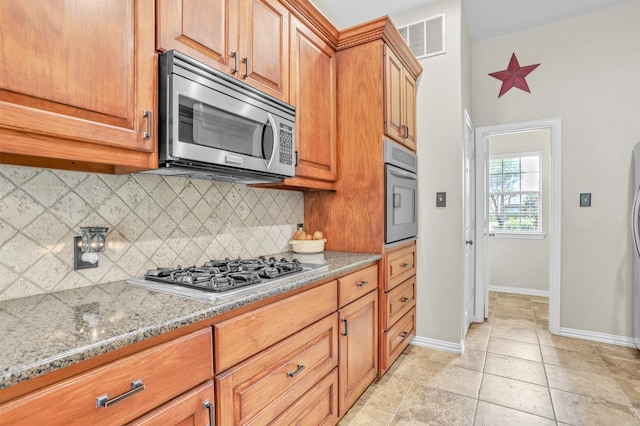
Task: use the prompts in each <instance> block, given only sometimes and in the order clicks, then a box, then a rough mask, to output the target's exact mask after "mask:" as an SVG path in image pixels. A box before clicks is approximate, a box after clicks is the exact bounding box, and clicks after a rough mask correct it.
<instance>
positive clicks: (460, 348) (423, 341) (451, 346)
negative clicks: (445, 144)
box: [411, 336, 464, 354]
mask: <svg viewBox="0 0 640 426" xmlns="http://www.w3.org/2000/svg"><path fill="white" fill-rule="evenodd" d="M411 344H412V345H416V346H422V347H423V348H430V349H437V350H440V351H446V352H453V353H454V354H461V353H463V352H464V343H451V342H447V341H444V340H436V339H429V338H427V337H420V336H415V337H414V338H413V339H411Z"/></svg>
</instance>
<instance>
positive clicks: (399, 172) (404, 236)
mask: <svg viewBox="0 0 640 426" xmlns="http://www.w3.org/2000/svg"><path fill="white" fill-rule="evenodd" d="M417 172H418V158H417V156H416V154H415V153H414V152H412V151H409V150H408V149H406V148H403V147H402V146H400V145H399V144H398V143H396V142H393V141H390V140H385V141H384V176H385V177H384V181H385V210H384V216H385V226H384V242H385V244H393V243H397V242H399V241H405V240H410V239H413V238H416V235H417V233H418V174H417Z"/></svg>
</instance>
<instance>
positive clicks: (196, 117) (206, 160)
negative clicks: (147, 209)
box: [149, 50, 296, 183]
mask: <svg viewBox="0 0 640 426" xmlns="http://www.w3.org/2000/svg"><path fill="white" fill-rule="evenodd" d="M159 61H160V63H159V69H160V83H159V89H160V90H159V103H160V105H159V115H160V117H159V141H158V145H159V146H158V148H159V149H158V150H159V157H158V163H159V168H158V169H157V170H152V171H149V173H156V174H162V175H173V176H187V177H195V178H205V179H212V180H224V181H230V182H238V183H268V182H278V181H281V180H282V179H283V178H286V177H291V176H294V174H295V162H296V158H295V156H296V141H295V135H296V118H295V108H294V107H293V106H291V105H289V104H287V103H285V102H282V101H280V100H279V99H276V98H274V97H272V96H270V95H267V94H265V93H263V92H261V91H259V90H256V89H254V88H252V87H250V86H248V85H247V84H245V83H243V82H241V81H239V80H236V79H235V78H233V77H231V76H228V75H226V74H224V73H221V72H219V71H217V70H214V69H213V68H211V67H208V66H206V65H204V64H202V63H200V62H198V61H196V60H194V59H192V58H190V57H188V56H186V55H184V54H181V53H179V52H176V51H174V50H171V51H168V52H165V53H163V54H161V55H160V58H159Z"/></svg>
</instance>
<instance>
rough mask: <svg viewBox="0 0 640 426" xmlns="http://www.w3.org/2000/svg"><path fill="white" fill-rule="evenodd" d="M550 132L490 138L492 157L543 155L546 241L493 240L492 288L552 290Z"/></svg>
mask: <svg viewBox="0 0 640 426" xmlns="http://www.w3.org/2000/svg"><path fill="white" fill-rule="evenodd" d="M550 138H551V134H550V131H549V129H542V130H532V131H528V132H518V133H502V134H497V135H491V136H489V138H488V139H489V140H488V142H489V154H490V155H495V154H510V153H516V152H540V154H541V155H540V163H541V170H540V172H541V181H542V184H541V185H542V186H541V189H542V202H541V207H542V211H541V225H542V233H543V234H544V236H543V238H542V239H532V238H527V237H519V238H518V237H517V236H515V235H508V236H501V235H500V234H496V237H495V238H491V239H490V240H489V285H490V286H491V287H498V288H499V287H510V288H517V289H520V290H523V291H526V290H534V293H537V292H539V291H548V290H549V240H548V233H549V177H550V174H549V172H550V162H549V148H550Z"/></svg>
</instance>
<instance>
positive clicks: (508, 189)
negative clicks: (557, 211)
mask: <svg viewBox="0 0 640 426" xmlns="http://www.w3.org/2000/svg"><path fill="white" fill-rule="evenodd" d="M489 192H490V199H489V227H490V229H491V230H496V231H503V232H533V231H540V220H539V219H540V199H541V196H540V156H539V155H527V156H524V157H512V156H509V157H499V156H494V157H493V158H492V159H491V161H490V175H489Z"/></svg>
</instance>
